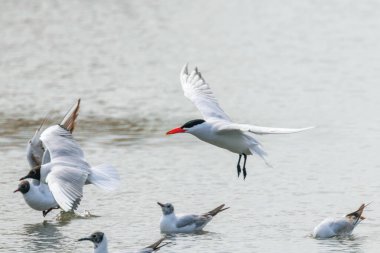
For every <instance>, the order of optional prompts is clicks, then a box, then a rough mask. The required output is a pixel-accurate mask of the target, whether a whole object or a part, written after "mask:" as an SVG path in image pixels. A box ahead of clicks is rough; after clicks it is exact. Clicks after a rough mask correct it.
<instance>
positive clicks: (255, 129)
mask: <svg viewBox="0 0 380 253" xmlns="http://www.w3.org/2000/svg"><path fill="white" fill-rule="evenodd" d="M312 128H314V127H304V128H275V127H262V126H255V125H248V124H237V123H231V124H224V125H220V126H219V127H218V129H217V131H218V132H224V131H242V132H250V133H254V134H292V133H298V132H302V131H306V130H309V129H312Z"/></svg>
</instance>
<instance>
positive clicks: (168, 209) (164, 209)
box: [157, 202, 174, 215]
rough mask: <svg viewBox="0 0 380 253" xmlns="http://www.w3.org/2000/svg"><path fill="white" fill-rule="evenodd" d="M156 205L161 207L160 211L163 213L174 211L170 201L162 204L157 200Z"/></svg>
mask: <svg viewBox="0 0 380 253" xmlns="http://www.w3.org/2000/svg"><path fill="white" fill-rule="evenodd" d="M157 205H159V206H160V207H161V209H162V213H163V214H164V215H168V214H171V213H173V212H174V206H173V205H172V204H170V203H166V204H162V203H160V202H157Z"/></svg>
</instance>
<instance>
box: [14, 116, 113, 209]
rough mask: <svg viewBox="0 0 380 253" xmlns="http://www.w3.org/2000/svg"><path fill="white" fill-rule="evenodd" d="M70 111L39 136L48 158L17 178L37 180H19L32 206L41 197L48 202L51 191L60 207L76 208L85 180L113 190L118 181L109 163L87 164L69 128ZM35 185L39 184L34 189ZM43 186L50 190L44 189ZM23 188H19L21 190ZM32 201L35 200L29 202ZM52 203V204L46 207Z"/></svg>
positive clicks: (39, 200) (37, 202)
mask: <svg viewBox="0 0 380 253" xmlns="http://www.w3.org/2000/svg"><path fill="white" fill-rule="evenodd" d="M70 112H71V113H70V115H68V116H67V118H68V119H69V120H65V119H64V120H63V122H64V124H60V125H54V126H50V127H48V128H47V129H46V130H44V131H43V132H42V134H41V136H40V140H41V142H42V144H43V147H44V150H45V152H44V157H45V156H46V155H48V156H49V159H47V161H49V162H47V163H44V162H42V165H41V166H40V168H35V169H32V170H31V171H30V172H29V173H28V175H27V176H25V177H23V178H21V180H24V179H28V178H31V179H35V180H38V181H40V185H39V186H38V185H37V183H35V182H33V183H32V184H31V182H29V181H28V183H26V182H22V183H21V184H20V185H28V184H29V189H28V190H29V191H30V192H28V191H26V189H27V188H28V187H27V186H24V187H26V189H25V190H23V191H26V194H25V193H24V194H23V196H24V198H28V201H27V204H29V205H30V206H31V207H32V208H33V206H38V205H39V202H41V201H42V202H49V201H50V200H51V194H52V195H53V197H54V199H55V201H56V203H57V204H58V206H59V207H60V208H61V209H63V210H64V211H70V210H76V209H77V207H78V205H79V203H80V201H81V199H82V197H83V186H84V185H85V184H94V185H95V186H97V187H99V188H101V189H103V190H114V189H115V188H116V187H117V185H118V184H119V181H120V180H119V176H118V173H117V170H116V169H115V168H114V167H113V166H110V165H107V164H102V165H99V166H96V167H91V166H90V165H89V164H88V163H87V161H86V160H85V158H84V154H83V151H82V149H81V148H80V146H79V144H78V143H77V142H76V141H75V140H74V138H73V136H72V134H71V131H70V130H71V129H73V125H74V123H75V122H74V121H75V118H76V116H75V115H76V114H77V110H70ZM65 118H66V117H65ZM43 160H44V158H43ZM20 185H19V188H20ZM35 187H37V188H38V187H41V188H39V189H38V191H34V190H33V189H35ZM46 187H48V189H49V190H50V192H49V191H47V190H46ZM31 189H32V191H31ZM16 191H17V190H16ZM16 191H15V192H16ZM18 191H21V189H19V190H18ZM23 191H21V192H22V193H23ZM27 196H29V197H27ZM32 201H35V202H36V203H34V204H31V202H32ZM56 207H57V206H56V205H52V206H51V207H50V208H56ZM44 215H46V214H44Z"/></svg>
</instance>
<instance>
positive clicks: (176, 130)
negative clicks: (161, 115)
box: [166, 127, 186, 134]
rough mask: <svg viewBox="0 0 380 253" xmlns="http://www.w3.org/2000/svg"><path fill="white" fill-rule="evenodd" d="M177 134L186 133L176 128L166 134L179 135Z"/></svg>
mask: <svg viewBox="0 0 380 253" xmlns="http://www.w3.org/2000/svg"><path fill="white" fill-rule="evenodd" d="M179 133H186V131H185V130H183V129H182V128H180V127H177V128H174V129H172V130H170V131H169V132H167V133H166V134H179Z"/></svg>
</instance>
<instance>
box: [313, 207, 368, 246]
mask: <svg viewBox="0 0 380 253" xmlns="http://www.w3.org/2000/svg"><path fill="white" fill-rule="evenodd" d="M367 205H368V204H367ZM367 205H365V204H362V205H361V206H360V207H359V209H358V210H356V211H355V212H352V213H349V214H347V215H345V216H344V217H342V218H337V219H334V218H327V219H325V220H324V221H322V222H321V223H320V224H319V225H318V226H316V227H315V228H314V231H313V237H314V238H319V239H325V238H330V237H334V236H347V235H350V234H351V233H352V231H353V230H354V228H355V227H356V226H357V225H358V224H359V223H360V222H361V221H362V220H364V219H365V217H363V216H362V213H363V210H364V208H365V207H366V206H367Z"/></svg>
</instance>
